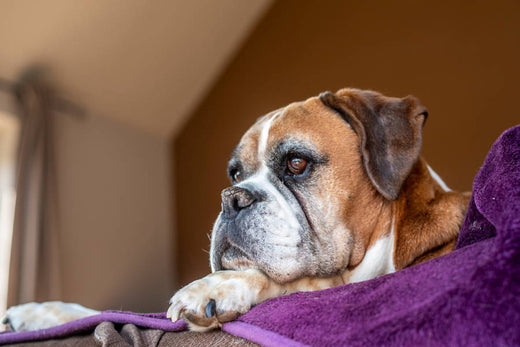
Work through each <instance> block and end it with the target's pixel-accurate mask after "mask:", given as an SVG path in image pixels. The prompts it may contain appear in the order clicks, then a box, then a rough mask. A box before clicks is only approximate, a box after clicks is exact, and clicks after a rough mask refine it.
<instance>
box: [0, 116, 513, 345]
mask: <svg viewBox="0 0 520 347" xmlns="http://www.w3.org/2000/svg"><path fill="white" fill-rule="evenodd" d="M105 320H107V321H112V322H115V323H132V324H136V325H138V326H141V327H150V328H156V329H163V330H167V331H179V330H183V329H186V325H185V324H184V322H177V323H171V322H170V321H169V320H168V319H167V318H166V317H165V316H164V314H163V313H162V314H155V315H143V314H135V313H128V312H103V313H101V314H100V315H96V316H92V317H87V318H85V319H82V320H78V321H75V322H70V323H67V324H65V325H62V326H59V327H55V328H51V329H47V330H40V331H35V332H22V333H3V334H0V344H2V343H9V342H17V341H30V340H41V339H47V338H52V337H61V336H67V335H70V334H75V333H79V332H85V331H92V330H93V329H94V328H95V326H96V325H97V324H99V323H100V322H102V321H105ZM519 322H520V126H516V127H514V128H511V129H509V130H508V131H506V132H505V133H504V134H502V135H501V136H500V137H499V139H498V140H497V141H496V142H495V144H494V145H493V147H492V148H491V150H490V152H489V153H488V156H487V157H486V160H485V162H484V164H483V166H482V168H481V169H480V171H479V173H478V174H477V176H476V178H475V181H474V185H473V195H472V198H471V201H470V206H469V210H468V213H467V215H466V218H465V220H464V223H463V225H462V228H461V232H460V236H459V240H458V243H457V249H456V250H455V251H453V252H451V253H449V254H447V255H444V256H442V257H439V258H436V259H433V260H430V261H428V262H425V263H422V264H419V265H416V266H412V267H410V268H407V269H404V270H401V271H398V272H396V273H393V274H389V275H386V276H382V277H378V278H376V279H373V280H370V281H365V282H360V283H353V284H346V285H342V286H339V287H335V288H330V289H326V290H321V291H316V292H307V293H295V294H292V295H288V296H284V297H280V298H275V299H271V300H268V301H266V302H264V303H262V304H260V305H258V306H256V307H254V308H253V309H251V311H249V312H248V313H246V314H245V315H243V316H241V317H239V319H238V320H237V321H235V322H231V323H227V324H225V325H224V327H223V330H225V331H227V332H229V333H231V334H234V335H236V336H240V337H243V338H246V339H249V340H251V341H253V342H257V343H260V344H263V345H268V346H302V345H316V346H332V345H350V346H366V345H398V346H415V345H432V346H433V345H464V346H466V345H520V328H518V326H519Z"/></svg>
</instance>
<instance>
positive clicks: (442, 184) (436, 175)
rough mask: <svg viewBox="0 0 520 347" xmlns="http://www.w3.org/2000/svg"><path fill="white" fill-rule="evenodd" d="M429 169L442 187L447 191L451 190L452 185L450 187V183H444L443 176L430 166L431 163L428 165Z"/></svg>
mask: <svg viewBox="0 0 520 347" xmlns="http://www.w3.org/2000/svg"><path fill="white" fill-rule="evenodd" d="M428 171H430V175H431V176H432V177H433V179H434V180H435V181H436V182H437V183H438V184H439V185H440V186H441V188H442V189H443V190H444V191H445V192H451V189H450V187H448V185H447V184H446V183H444V181H443V180H442V178H441V177H440V176H439V175H438V174H437V173H436V172H435V171H433V169H432V168H431V167H430V165H428Z"/></svg>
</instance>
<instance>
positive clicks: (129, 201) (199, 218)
mask: <svg viewBox="0 0 520 347" xmlns="http://www.w3.org/2000/svg"><path fill="white" fill-rule="evenodd" d="M0 13H1V14H2V20H1V21H0V88H1V89H0V199H1V200H0V315H1V314H2V313H3V310H5V307H6V306H7V305H12V304H16V303H22V302H27V301H33V300H40V301H41V300H63V301H72V302H79V303H81V304H83V305H86V306H89V307H92V308H95V309H123V310H134V311H141V312H143V311H164V310H165V309H166V308H167V303H168V299H169V298H170V296H171V295H172V294H173V292H174V291H175V290H176V289H177V288H179V287H180V286H181V285H184V284H186V283H188V282H189V281H192V280H194V279H196V278H198V277H201V276H203V275H205V274H207V273H208V272H209V271H210V270H209V262H208V254H207V251H208V250H209V240H208V237H207V234H209V233H210V231H211V228H212V224H213V221H214V219H215V217H216V216H217V214H218V212H219V210H220V191H221V190H222V189H223V188H225V187H226V186H227V185H228V182H227V178H226V174H225V168H226V164H227V160H228V158H229V153H230V152H231V150H232V149H233V148H234V146H235V145H236V143H237V142H238V140H239V139H240V136H241V134H242V133H243V132H244V131H245V130H246V129H247V128H248V127H249V126H250V125H251V124H252V123H253V122H254V121H255V120H256V118H257V117H259V116H260V115H262V114H264V113H266V112H268V111H270V110H273V109H276V108H279V107H281V106H284V105H286V104H288V103H290V102H293V101H297V100H303V99H306V98H308V97H310V96H314V95H317V94H318V93H320V92H322V91H325V90H330V91H335V90H337V89H340V88H342V87H347V86H350V87H357V88H363V89H373V90H377V91H380V92H382V93H384V94H387V95H390V96H400V97H402V96H406V95H408V94H413V95H415V96H417V97H418V98H419V99H420V100H421V101H422V102H423V104H424V105H425V106H426V107H427V108H428V109H429V112H430V117H429V118H428V121H427V123H426V127H425V132H424V133H425V134H424V147H423V156H424V157H425V158H426V160H427V161H428V162H429V163H430V165H431V166H432V167H433V168H434V169H435V170H436V171H437V172H438V173H439V174H440V176H441V177H443V179H444V180H445V181H446V183H447V184H448V185H449V186H450V187H451V188H453V189H457V190H470V189H471V184H472V180H473V177H474V175H475V174H476V172H477V171H478V168H479V167H480V165H481V163H482V161H483V160H484V157H485V155H486V153H487V151H488V150H489V148H490V146H491V144H492V143H493V141H494V140H495V139H496V137H497V136H499V135H500V134H501V133H502V132H503V131H504V130H505V129H507V128H508V127H511V126H513V125H515V124H517V123H520V114H519V111H518V110H517V109H516V101H517V99H518V93H519V88H518V81H519V80H520V67H519V64H518V62H519V61H520V3H519V2H517V1H513V0H511V1H502V0H499V1H493V2H491V1H473V0H472V1H469V0H467V1H449V2H448V1H444V2H442V1H441V2H439V1H421V2H417V1H392V2H389V1H364V2H359V1H343V0H334V1H333V0H325V1H319V2H318V1H301V0H300V1H296V0H280V1H272V0H248V1H243V0H218V1H214V0H194V1H179V0H171V1H153V2H142V1H134V0H108V1H102V2H101V1H100V2H91V1H81V2H80V1H74V2H71V1H66V0H49V1H45V2H39V1H27V0H4V1H2V2H0ZM35 71H36V72H35ZM20 144H21V145H20ZM15 198H16V199H15ZM13 226H14V227H13Z"/></svg>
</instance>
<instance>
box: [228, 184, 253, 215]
mask: <svg viewBox="0 0 520 347" xmlns="http://www.w3.org/2000/svg"><path fill="white" fill-rule="evenodd" d="M255 201H256V198H255V197H254V196H253V194H252V193H251V192H250V191H249V190H247V189H244V188H240V187H229V188H226V189H224V190H223V191H222V213H223V214H224V216H226V217H227V218H234V217H236V215H237V214H238V212H240V210H242V209H244V208H246V207H248V206H251V204H253V203H254V202H255Z"/></svg>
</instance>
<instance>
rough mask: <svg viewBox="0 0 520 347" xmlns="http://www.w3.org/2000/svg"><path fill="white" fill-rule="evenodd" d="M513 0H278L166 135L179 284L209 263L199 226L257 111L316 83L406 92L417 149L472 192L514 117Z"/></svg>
mask: <svg viewBox="0 0 520 347" xmlns="http://www.w3.org/2000/svg"><path fill="white" fill-rule="evenodd" d="M519 42H520V3H519V2H517V1H512V0H511V1H493V2H491V1H469V0H468V1H450V2H448V1H445V2H438V1H343V0H336V1H319V2H318V1H297V0H285V1H278V2H276V3H275V4H274V6H273V7H272V8H271V10H270V11H269V12H268V13H267V15H266V16H265V17H264V18H263V20H262V21H261V22H260V24H259V26H258V27H257V28H256V30H255V31H254V32H253V34H252V35H251V36H250V38H249V40H248V41H247V42H246V43H245V44H244V46H243V47H242V49H241V51H240V52H239V53H238V54H237V56H236V57H235V59H234V60H233V61H232V62H231V64H230V65H229V66H228V68H227V70H226V71H225V72H224V73H223V74H222V76H221V78H220V79H219V81H218V82H217V83H216V85H215V86H214V88H213V89H212V90H211V92H210V93H209V94H208V95H207V97H206V98H205V100H204V101H203V102H202V103H201V105H200V107H199V108H198V110H197V111H196V112H195V113H194V114H193V117H192V118H191V119H190V121H189V123H188V124H187V125H186V127H185V128H184V129H183V131H182V132H181V133H180V135H179V136H178V137H177V138H176V139H175V141H173V143H172V148H173V149H174V150H175V156H174V158H175V160H176V169H175V175H176V181H175V186H176V190H177V194H176V206H177V207H176V215H177V226H178V230H179V239H178V248H177V250H178V252H177V256H178V258H177V259H178V262H179V271H180V273H179V275H180V283H186V282H188V281H190V280H193V279H195V278H197V277H199V276H201V275H203V274H205V273H207V272H208V271H209V267H208V255H207V253H205V252H204V251H203V249H205V250H207V249H208V248H209V241H208V238H207V237H206V234H207V233H209V232H210V230H211V227H212V223H213V220H214V218H215V217H216V215H217V213H218V211H219V209H220V190H221V189H223V188H224V187H226V185H227V184H228V182H227V179H226V176H225V167H226V162H227V160H228V155H229V153H230V151H231V150H232V149H233V147H234V146H235V144H236V143H237V142H238V140H239V138H240V135H241V134H242V133H243V132H244V131H245V130H246V129H247V127H248V126H249V125H250V124H251V123H252V122H253V121H254V120H255V119H256V118H257V117H258V116H260V115H262V114H264V113H266V112H267V111H269V110H273V109H276V108H278V107H280V106H283V105H285V104H287V103H289V102H292V101H295V100H302V99H305V98H307V97H309V96H313V95H316V94H317V93H319V92H321V91H324V90H333V91H334V90H337V89H339V88H341V87H345V86H353V87H358V88H369V89H374V90H378V91H381V92H384V93H385V94H387V95H392V96H405V95H407V94H414V95H416V96H417V97H419V98H420V99H421V100H422V101H423V103H424V104H425V105H426V106H427V107H428V108H429V110H430V118H429V119H428V121H427V123H426V129H425V140H424V150H423V154H424V156H425V157H426V159H427V160H428V161H429V162H430V164H431V165H432V166H433V168H434V169H435V170H436V171H438V173H439V174H440V175H441V176H442V177H443V178H444V179H445V180H446V182H447V183H448V185H450V186H452V187H454V188H457V189H464V190H468V189H470V188H471V182H472V179H473V176H474V175H475V173H476V172H477V170H478V168H479V166H480V164H481V163H482V160H483V159H484V156H485V154H486V153H487V151H488V149H489V147H490V145H491V144H492V142H493V141H494V139H495V138H496V137H497V136H498V135H499V134H500V133H501V132H502V131H503V130H505V129H506V128H507V127H510V126H512V125H513V124H515V123H518V122H519V121H520V115H519V113H518V111H517V110H516V107H515V106H516V99H517V98H518V92H519V88H518V81H519V80H520V67H519V64H518V62H519V61H520V45H519Z"/></svg>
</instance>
